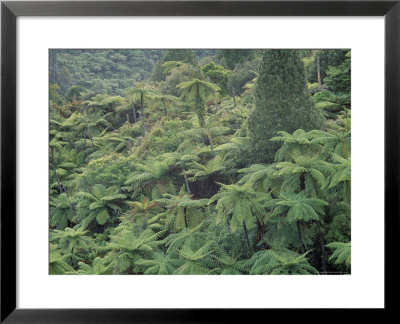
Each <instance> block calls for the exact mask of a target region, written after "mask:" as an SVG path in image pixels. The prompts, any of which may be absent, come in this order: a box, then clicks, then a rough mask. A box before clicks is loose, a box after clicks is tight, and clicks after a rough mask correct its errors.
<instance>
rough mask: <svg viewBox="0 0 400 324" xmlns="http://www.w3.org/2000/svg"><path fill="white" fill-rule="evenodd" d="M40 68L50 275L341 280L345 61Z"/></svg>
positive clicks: (156, 55)
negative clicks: (45, 112) (45, 83)
mask: <svg viewBox="0 0 400 324" xmlns="http://www.w3.org/2000/svg"><path fill="white" fill-rule="evenodd" d="M49 61H50V64H49V67H50V69H49V110H50V123H49V147H50V149H49V173H50V178H49V194H50V200H49V201H50V203H49V217H50V219H49V232H50V236H49V241H50V242H49V254H50V256H49V273H50V274H58V275H62V274H68V275H79V274H101V275H107V274H108V275H112V274H159V275H164V274H207V275H216V274H222V275H234V274H243V275H249V274H250V275H252V274H258V275H260V274H263V275H270V274H273V275H274V274H285V275H288V274H309V275H311V274H313V275H314V274H315V275H316V274H350V272H351V227H350V224H351V216H350V215H351V208H350V206H351V52H350V50H348V49H332V50H331V49H324V50H311V49H310V50H305V49H302V50H293V49H264V50H261V49H260V50H255V49H251V50H239V49H235V50H230V49H224V50H212V49H207V50H202V49H198V50H183V49H169V50H156V49H155V50H134V49H116V50H113V49H65V50H63V49H57V50H50V52H49Z"/></svg>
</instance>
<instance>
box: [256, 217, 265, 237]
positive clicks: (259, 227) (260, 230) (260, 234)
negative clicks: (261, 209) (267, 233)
mask: <svg viewBox="0 0 400 324" xmlns="http://www.w3.org/2000/svg"><path fill="white" fill-rule="evenodd" d="M263 236H264V226H263V225H262V224H261V223H260V221H259V220H258V219H257V243H259V242H260V241H261V239H262V237H263Z"/></svg>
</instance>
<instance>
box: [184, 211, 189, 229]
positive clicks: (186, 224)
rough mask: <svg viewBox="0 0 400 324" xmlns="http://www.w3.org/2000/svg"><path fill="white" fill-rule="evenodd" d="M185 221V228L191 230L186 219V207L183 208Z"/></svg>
mask: <svg viewBox="0 0 400 324" xmlns="http://www.w3.org/2000/svg"><path fill="white" fill-rule="evenodd" d="M183 219H184V220H185V226H186V228H189V226H188V221H187V217H186V207H185V208H183Z"/></svg>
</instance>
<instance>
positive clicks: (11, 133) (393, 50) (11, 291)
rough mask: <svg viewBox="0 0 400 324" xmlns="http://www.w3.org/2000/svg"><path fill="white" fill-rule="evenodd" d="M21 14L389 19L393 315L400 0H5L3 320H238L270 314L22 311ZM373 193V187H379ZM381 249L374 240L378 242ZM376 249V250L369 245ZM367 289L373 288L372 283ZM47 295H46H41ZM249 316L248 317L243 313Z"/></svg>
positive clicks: (388, 208)
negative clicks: (19, 260)
mask: <svg viewBox="0 0 400 324" xmlns="http://www.w3.org/2000/svg"><path fill="white" fill-rule="evenodd" d="M19 16H384V18H385V179H384V181H385V310H390V309H394V307H396V305H395V299H394V298H393V299H392V298H390V296H391V295H392V293H393V292H394V290H395V289H396V287H397V286H398V285H397V284H396V283H398V274H397V273H396V271H395V267H394V266H392V262H394V261H392V260H393V259H396V256H397V255H398V250H397V251H396V246H397V244H396V241H395V238H396V237H398V235H399V227H400V226H399V224H400V222H399V206H400V203H399V202H398V201H399V198H400V195H399V179H400V173H399V156H400V143H399V128H400V127H399V126H400V124H399V121H400V110H399V108H400V106H399V104H400V64H399V61H400V0H396V1H293V0H292V1H285V0H283V1H276V0H275V1H273V0H259V1H186V0H181V1H101V2H99V1H2V2H1V318H0V321H1V322H3V321H4V322H5V323H31V322H32V323H33V322H35V323H89V322H90V323H92V322H93V323H128V322H137V323H142V322H179V323H180V322H183V323H186V322H234V321H236V320H237V319H238V318H239V317H238V315H239V314H238V313H243V312H247V313H249V312H251V314H250V316H251V317H253V316H254V318H256V316H258V315H260V314H258V313H261V312H263V311H265V310H254V309H253V310H239V309H236V310H228V309H217V310H213V311H212V312H211V313H210V310H208V311H207V312H205V311H204V310H194V309H191V310H189V309H179V310H178V309H158V310H155V309H147V310H145V309H101V310H98V309H97V310H94V309H51V310H50V309H17V308H16V299H17V293H16V237H17V233H16V190H17V187H16V176H17V175H16V163H17V159H16V126H17V125H16V82H17V80H16V41H17V39H16V37H17V31H16V19H17V17H19ZM371 190H372V189H371ZM371 244H373V238H371ZM365 248H368V247H365ZM366 284H367V283H366ZM38 293H39V292H38ZM241 315H243V314H241Z"/></svg>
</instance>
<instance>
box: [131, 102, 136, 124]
mask: <svg viewBox="0 0 400 324" xmlns="http://www.w3.org/2000/svg"><path fill="white" fill-rule="evenodd" d="M132 110H133V120H134V121H135V123H137V116H136V108H135V103H134V102H133V101H132Z"/></svg>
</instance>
